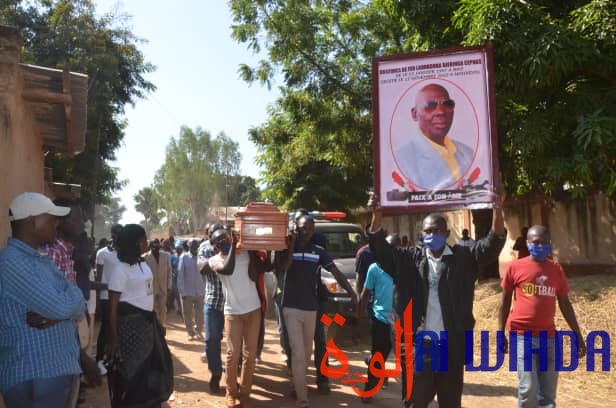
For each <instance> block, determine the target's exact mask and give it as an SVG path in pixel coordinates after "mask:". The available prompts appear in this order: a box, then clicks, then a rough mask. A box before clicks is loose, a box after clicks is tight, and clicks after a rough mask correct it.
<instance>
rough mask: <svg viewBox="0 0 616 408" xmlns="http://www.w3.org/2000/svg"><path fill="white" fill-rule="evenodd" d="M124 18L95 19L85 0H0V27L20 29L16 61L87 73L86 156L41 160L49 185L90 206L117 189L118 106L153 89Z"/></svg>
mask: <svg viewBox="0 0 616 408" xmlns="http://www.w3.org/2000/svg"><path fill="white" fill-rule="evenodd" d="M128 20H129V19H128V17H127V16H125V15H122V14H116V13H111V14H106V15H103V16H98V15H97V14H96V12H95V7H94V3H93V2H92V1H90V0H33V1H25V0H0V23H2V24H10V25H14V26H16V27H19V28H20V29H21V31H22V34H23V37H24V48H23V55H22V61H23V62H25V63H29V64H36V65H42V66H47V67H53V68H63V67H65V66H67V67H68V68H69V69H70V70H72V71H76V72H82V73H85V74H87V75H88V112H87V117H88V123H87V130H86V150H85V151H84V152H82V153H81V154H79V155H78V156H77V157H75V158H72V157H67V156H64V155H62V154H49V155H47V157H46V166H48V167H52V168H53V170H54V177H55V178H56V179H57V180H60V181H63V182H67V183H76V184H81V185H82V198H83V199H84V201H85V204H86V205H87V206H88V207H90V208H92V207H93V206H94V204H95V203H108V202H109V200H110V197H111V193H113V192H114V191H117V190H118V189H120V188H121V187H122V186H123V185H124V182H123V181H122V180H119V179H118V176H117V169H115V168H114V167H112V166H111V165H110V164H109V162H110V161H112V160H114V159H115V152H116V150H117V149H118V148H119V147H120V145H121V143H122V139H123V138H124V129H125V127H126V122H125V121H124V119H122V114H123V113H124V107H125V106H126V105H127V104H131V105H134V104H135V102H136V101H137V100H138V99H140V98H143V97H144V96H145V95H146V94H147V93H149V92H151V91H153V90H154V89H155V86H154V84H152V83H151V82H150V81H148V80H147V79H146V77H145V76H146V75H147V74H148V73H150V72H152V71H153V70H154V66H153V65H152V64H150V63H148V62H147V61H146V60H145V58H144V56H143V53H142V52H141V50H140V49H139V47H140V45H141V44H142V43H143V40H141V39H139V38H137V37H136V36H135V35H134V34H133V33H132V32H131V30H130V29H129V21H128Z"/></svg>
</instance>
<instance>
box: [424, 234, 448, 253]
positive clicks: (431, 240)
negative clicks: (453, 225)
mask: <svg viewBox="0 0 616 408" xmlns="http://www.w3.org/2000/svg"><path fill="white" fill-rule="evenodd" d="M422 241H423V244H424V246H425V247H426V248H428V249H430V250H431V251H440V250H441V249H443V248H444V247H445V242H447V238H446V237H445V235H443V234H430V235H424V236H423V240H422Z"/></svg>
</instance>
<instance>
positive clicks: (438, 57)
mask: <svg viewBox="0 0 616 408" xmlns="http://www.w3.org/2000/svg"><path fill="white" fill-rule="evenodd" d="M490 67H491V55H490V53H489V49H488V48H486V47H473V48H462V49H455V50H442V51H434V52H427V53H420V54H412V55H396V56H390V57H380V58H375V60H374V61H373V70H374V71H373V78H374V94H373V99H374V120H375V127H374V129H375V133H376V134H375V138H374V140H375V146H374V147H375V154H374V160H375V163H374V169H375V187H376V191H377V192H378V194H379V197H380V201H381V203H380V204H381V207H382V208H384V209H401V210H415V211H425V210H427V209H428V208H429V209H433V208H436V209H455V208H489V207H491V206H492V204H493V203H494V200H495V195H494V194H493V190H494V184H495V182H496V179H495V173H496V172H495V169H497V168H498V163H497V154H496V153H497V152H496V146H497V143H496V132H495V128H496V127H495V123H494V120H495V114H494V108H493V96H492V92H491V89H492V88H491V86H490V81H491V80H492V79H491V78H492V73H491V69H490Z"/></svg>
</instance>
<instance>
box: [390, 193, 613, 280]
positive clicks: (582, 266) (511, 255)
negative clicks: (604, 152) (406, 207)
mask: <svg viewBox="0 0 616 408" xmlns="http://www.w3.org/2000/svg"><path fill="white" fill-rule="evenodd" d="M504 212H505V227H506V228H507V231H508V234H507V242H506V243H505V247H504V248H503V251H502V252H501V254H500V257H499V269H500V271H501V273H502V272H503V271H504V269H505V268H506V266H507V264H508V263H509V262H511V260H513V259H515V258H516V257H517V252H516V251H514V250H513V249H512V248H513V244H514V242H515V239H516V238H517V237H518V236H519V235H520V231H521V229H522V227H524V226H532V225H535V224H542V225H546V226H547V227H548V228H549V229H550V233H551V238H552V245H553V248H554V253H553V255H554V258H555V259H556V260H557V261H558V262H560V263H561V264H562V265H563V267H564V269H565V271H566V272H567V273H568V274H589V273H605V272H608V273H616V202H615V201H610V200H609V199H608V198H607V197H606V196H605V195H603V194H596V195H593V196H591V197H589V198H587V199H585V200H571V199H566V200H563V201H553V200H551V199H549V198H547V197H531V198H527V197H525V198H521V199H511V200H508V201H507V203H506V205H505V208H504ZM426 215H427V214H423V213H418V214H410V215H408V216H398V217H399V218H400V219H408V221H405V222H400V223H399V225H400V228H399V230H396V229H395V226H396V223H395V222H394V217H392V216H387V217H384V218H383V228H385V229H386V230H388V231H389V232H397V233H399V234H400V235H408V236H409V238H411V242H412V243H414V239H415V238H416V237H417V234H419V233H420V232H421V222H422V220H423V218H424V217H425V216H426ZM443 215H444V216H445V217H446V218H447V223H448V226H449V230H450V235H449V239H448V243H449V244H454V243H456V242H457V241H458V239H459V238H460V235H461V233H462V229H464V228H468V229H469V231H470V234H471V237H473V238H474V237H475V231H474V228H473V225H472V223H470V222H469V211H465V210H462V211H450V212H444V213H443Z"/></svg>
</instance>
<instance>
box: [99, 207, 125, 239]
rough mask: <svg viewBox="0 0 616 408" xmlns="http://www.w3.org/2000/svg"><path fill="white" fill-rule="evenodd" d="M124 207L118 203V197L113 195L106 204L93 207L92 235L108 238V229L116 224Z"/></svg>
mask: <svg viewBox="0 0 616 408" xmlns="http://www.w3.org/2000/svg"><path fill="white" fill-rule="evenodd" d="M125 211H126V207H124V206H123V205H121V204H120V199H119V198H118V197H113V198H111V199H110V200H109V203H108V204H101V205H97V206H96V207H95V213H94V236H95V237H96V238H97V239H101V238H109V236H110V235H109V231H110V230H111V227H112V226H113V225H114V224H118V223H119V222H120V220H121V219H122V215H123V214H124V212H125Z"/></svg>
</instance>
